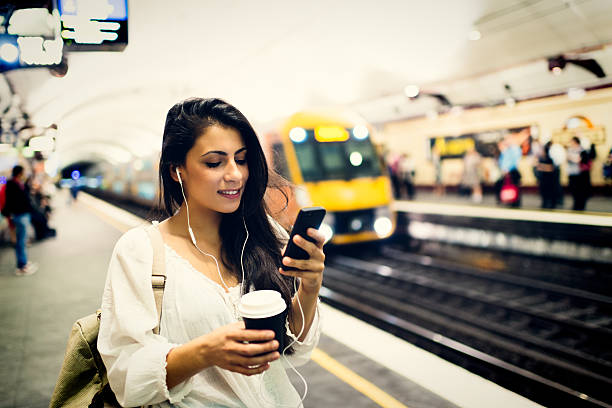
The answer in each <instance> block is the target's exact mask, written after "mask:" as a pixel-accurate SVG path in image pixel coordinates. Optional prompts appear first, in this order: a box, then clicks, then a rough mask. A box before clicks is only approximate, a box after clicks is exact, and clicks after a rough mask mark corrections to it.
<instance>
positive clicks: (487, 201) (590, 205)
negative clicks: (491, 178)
mask: <svg viewBox="0 0 612 408" xmlns="http://www.w3.org/2000/svg"><path fill="white" fill-rule="evenodd" d="M398 200H399V201H403V200H405V198H400V199H398ZM410 201H411V202H419V203H436V204H453V205H461V206H463V205H465V206H470V207H475V208H483V207H496V208H508V207H507V206H501V205H498V204H497V202H496V198H495V194H494V193H492V192H490V191H487V190H485V191H484V193H483V196H482V201H481V202H478V203H477V202H473V201H472V200H471V198H470V196H462V195H460V194H458V193H457V191H456V188H454V189H449V190H448V191H446V192H445V193H444V194H442V195H437V194H434V193H433V192H432V191H431V190H423V189H417V191H416V194H415V196H414V199H413V200H410ZM540 205H541V198H540V195H539V194H538V193H537V192H536V191H523V192H522V193H521V206H520V207H519V209H525V210H540ZM542 211H549V212H560V211H568V212H571V213H576V214H580V213H584V214H589V213H612V195H608V196H605V195H594V196H592V197H590V198H589V199H588V201H587V204H586V209H585V211H576V212H574V211H572V196H571V195H570V194H565V195H564V196H563V205H561V206H558V207H557V208H556V209H554V210H542Z"/></svg>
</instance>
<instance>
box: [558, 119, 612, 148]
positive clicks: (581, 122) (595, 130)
mask: <svg viewBox="0 0 612 408" xmlns="http://www.w3.org/2000/svg"><path fill="white" fill-rule="evenodd" d="M574 136H577V137H578V138H583V137H585V138H587V139H589V140H590V141H591V143H593V144H596V145H602V144H604V143H605V142H606V129H605V128H604V127H603V126H601V125H593V122H591V121H590V120H589V118H587V117H585V116H572V117H571V118H569V119H568V120H566V121H565V125H564V126H563V128H562V129H556V130H553V132H552V140H553V142H555V143H560V144H562V145H564V146H567V145H568V144H569V141H570V140H571V139H572V138H573V137H574Z"/></svg>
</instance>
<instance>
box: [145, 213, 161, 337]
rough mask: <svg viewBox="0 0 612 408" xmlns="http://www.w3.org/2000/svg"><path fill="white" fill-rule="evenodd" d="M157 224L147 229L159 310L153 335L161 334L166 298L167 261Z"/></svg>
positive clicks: (156, 304)
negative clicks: (163, 306) (160, 325)
mask: <svg viewBox="0 0 612 408" xmlns="http://www.w3.org/2000/svg"><path fill="white" fill-rule="evenodd" d="M157 224H158V223H157V222H154V223H153V225H149V226H148V227H147V228H146V231H147V235H148V236H149V239H150V240H151V246H152V247H153V268H152V271H151V283H152V285H153V296H154V297H155V307H156V308H157V326H155V328H154V329H153V333H155V334H159V324H160V322H161V314H162V300H163V298H164V288H165V287H166V263H165V262H166V260H165V256H164V255H165V253H166V250H165V248H164V241H163V239H162V236H161V232H159V228H158V226H157Z"/></svg>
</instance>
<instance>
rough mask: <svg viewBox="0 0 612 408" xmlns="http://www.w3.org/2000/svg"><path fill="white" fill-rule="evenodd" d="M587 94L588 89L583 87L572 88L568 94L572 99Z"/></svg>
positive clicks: (580, 97)
mask: <svg viewBox="0 0 612 408" xmlns="http://www.w3.org/2000/svg"><path fill="white" fill-rule="evenodd" d="M584 95H586V91H585V90H584V89H583V88H570V89H568V90H567V96H568V98H570V99H582V98H584Z"/></svg>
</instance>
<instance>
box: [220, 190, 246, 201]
mask: <svg viewBox="0 0 612 408" xmlns="http://www.w3.org/2000/svg"><path fill="white" fill-rule="evenodd" d="M217 193H219V194H221V195H222V196H223V197H225V198H229V199H232V200H233V199H235V198H238V197H240V189H234V190H219V191H217Z"/></svg>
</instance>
